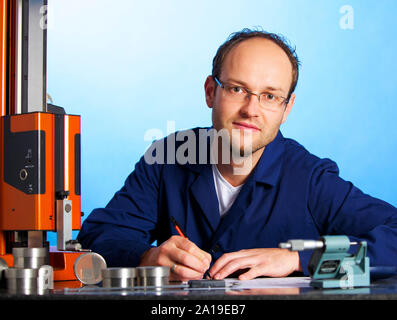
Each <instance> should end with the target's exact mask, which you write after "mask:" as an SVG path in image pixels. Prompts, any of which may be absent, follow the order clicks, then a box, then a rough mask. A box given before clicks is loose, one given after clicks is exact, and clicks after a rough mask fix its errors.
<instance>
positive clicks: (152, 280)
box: [136, 266, 170, 287]
mask: <svg viewBox="0 0 397 320" xmlns="http://www.w3.org/2000/svg"><path fill="white" fill-rule="evenodd" d="M136 272H137V285H138V286H144V287H147V286H156V287H160V286H164V285H168V278H169V275H170V268H168V267H158V266H147V267H137V268H136Z"/></svg>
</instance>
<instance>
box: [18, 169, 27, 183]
mask: <svg viewBox="0 0 397 320" xmlns="http://www.w3.org/2000/svg"><path fill="white" fill-rule="evenodd" d="M27 177H28V172H27V171H26V169H22V170H21V171H19V178H20V179H21V180H22V181H25V180H26V178H27Z"/></svg>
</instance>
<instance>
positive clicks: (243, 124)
mask: <svg viewBox="0 0 397 320" xmlns="http://www.w3.org/2000/svg"><path fill="white" fill-rule="evenodd" d="M233 125H234V126H235V127H237V128H239V129H241V130H253V131H261V130H260V129H259V128H258V127H257V126H255V125H253V124H250V123H247V122H242V121H233Z"/></svg>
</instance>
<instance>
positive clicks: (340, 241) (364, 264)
mask: <svg viewBox="0 0 397 320" xmlns="http://www.w3.org/2000/svg"><path fill="white" fill-rule="evenodd" d="M351 245H358V249H357V251H356V252H355V253H354V254H350V253H349V252H348V251H349V249H350V246H351ZM279 248H282V249H289V250H290V251H303V250H314V252H313V254H312V256H311V258H310V261H309V265H308V271H309V274H310V276H311V278H312V280H311V282H310V285H311V286H312V287H314V288H354V287H366V286H369V284H370V272H369V258H368V257H367V256H366V255H367V243H366V242H365V241H361V242H360V243H357V242H350V239H349V238H348V237H347V236H323V237H321V238H320V239H319V240H288V241H287V242H284V243H280V244H279Z"/></svg>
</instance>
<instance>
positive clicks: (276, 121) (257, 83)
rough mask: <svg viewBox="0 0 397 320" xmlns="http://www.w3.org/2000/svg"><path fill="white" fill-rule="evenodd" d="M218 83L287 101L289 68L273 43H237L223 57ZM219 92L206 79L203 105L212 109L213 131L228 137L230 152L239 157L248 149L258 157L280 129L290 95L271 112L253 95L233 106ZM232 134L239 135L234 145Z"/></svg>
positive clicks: (231, 102) (254, 41)
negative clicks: (246, 140)
mask: <svg viewBox="0 0 397 320" xmlns="http://www.w3.org/2000/svg"><path fill="white" fill-rule="evenodd" d="M219 80H220V81H221V83H228V84H233V85H236V86H242V87H245V88H247V89H249V90H250V91H252V92H255V93H263V92H269V93H272V94H275V95H279V96H283V97H287V96H288V92H289V89H290V86H291V82H292V65H291V62H290V61H289V59H288V56H287V55H286V54H285V52H284V51H283V50H282V49H281V48H280V47H279V46H277V45H276V44H275V43H273V42H271V41H270V40H267V39H262V38H252V39H249V40H245V41H243V42H241V43H240V44H238V45H237V46H236V47H234V48H233V49H232V50H231V51H230V52H229V53H228V54H227V56H226V58H225V60H224V62H223V66H222V72H221V75H220V76H219ZM222 91H223V89H222V88H220V87H219V86H217V85H216V83H215V81H214V79H213V78H212V77H208V78H207V80H206V83H205V93H206V102H207V105H208V106H209V107H210V108H212V123H213V126H214V128H215V129H216V130H218V131H219V130H221V129H226V130H227V131H228V133H229V136H230V137H232V151H234V152H238V153H239V154H243V153H244V150H245V152H246V151H247V147H248V150H252V153H255V152H258V151H259V152H260V154H262V152H263V150H264V147H265V146H266V145H267V144H269V143H270V142H271V141H273V139H274V138H275V137H276V135H277V132H278V130H279V128H280V125H281V124H282V123H283V122H284V121H285V120H286V119H287V116H288V114H289V112H290V111H291V108H292V105H293V103H294V99H295V96H294V95H293V94H292V95H291V98H290V101H289V103H288V104H287V105H286V104H285V103H284V104H282V105H281V106H280V108H279V109H277V111H274V110H273V111H271V110H268V109H266V108H264V107H262V106H261V105H260V104H259V100H258V98H257V97H256V96H254V95H251V96H250V97H249V98H248V97H247V99H246V100H244V101H243V102H240V101H238V102H236V101H232V100H231V99H230V98H228V97H225V95H224V92H222ZM236 132H237V134H238V135H239V139H237V141H238V143H237V144H236V140H235V139H234V138H233V137H235V135H236ZM245 134H248V136H250V137H251V139H252V140H251V141H252V146H251V145H249V146H247V145H244V135H245ZM233 140H235V141H233ZM250 148H251V149H250ZM245 155H246V156H247V155H249V154H247V153H245Z"/></svg>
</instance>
